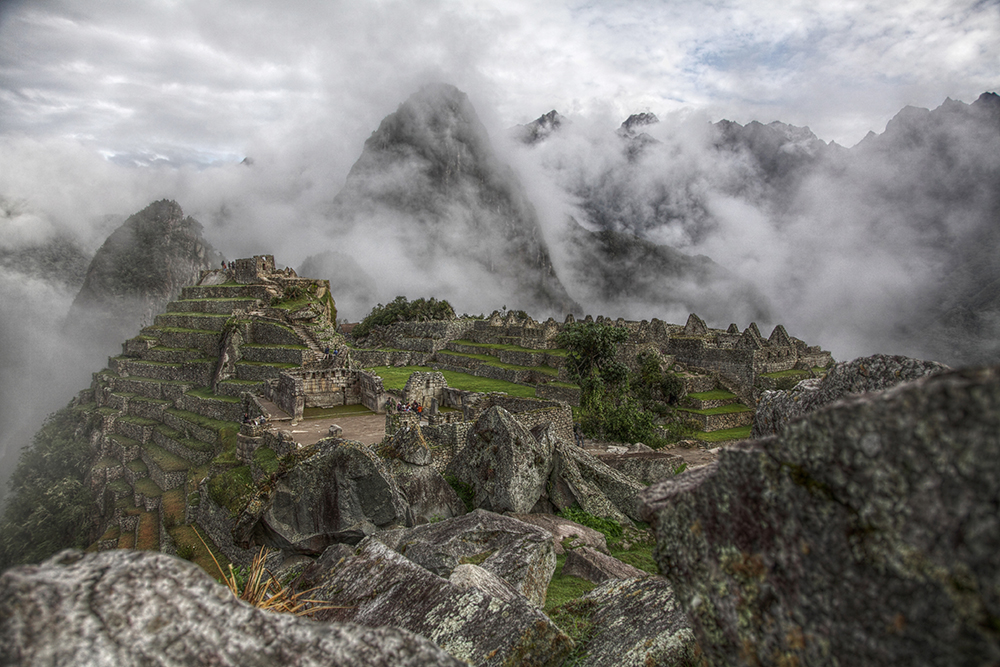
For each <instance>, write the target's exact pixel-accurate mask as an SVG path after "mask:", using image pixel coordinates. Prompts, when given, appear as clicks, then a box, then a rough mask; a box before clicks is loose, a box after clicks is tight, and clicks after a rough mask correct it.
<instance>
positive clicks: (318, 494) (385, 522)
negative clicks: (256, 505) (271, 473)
mask: <svg viewBox="0 0 1000 667" xmlns="http://www.w3.org/2000/svg"><path fill="white" fill-rule="evenodd" d="M262 509H263V511H262V512H261V513H260V519H259V522H258V523H257V524H256V527H255V528H254V535H255V536H256V538H257V540H258V541H259V542H261V543H264V544H268V545H270V546H273V547H276V548H280V549H282V550H284V551H291V552H295V553H303V554H313V555H318V554H320V553H322V552H323V550H324V549H326V548H327V547H328V546H330V545H331V544H333V543H335V542H348V543H351V544H357V543H358V542H359V541H360V540H361V538H362V537H364V536H365V535H368V534H371V533H373V532H375V530H376V529H377V528H381V529H385V528H395V527H398V526H409V525H412V524H413V515H412V512H411V511H410V508H409V506H408V505H407V503H406V500H405V499H404V497H403V494H402V492H401V491H400V489H399V486H398V485H397V484H396V482H395V480H394V479H393V476H392V474H391V473H390V471H389V469H388V467H387V466H386V464H385V462H384V461H383V460H382V459H381V458H379V457H378V456H377V455H376V454H375V452H373V451H372V449H371V448H370V447H368V446H366V445H363V444H361V443H360V442H354V441H352V440H340V439H336V438H327V439H324V440H320V441H319V442H318V443H317V444H316V452H315V453H314V454H313V455H312V456H310V457H308V458H306V459H305V460H303V461H300V462H299V463H298V464H297V465H296V466H295V467H293V468H292V469H291V470H289V471H288V472H287V473H285V474H283V475H280V476H279V477H277V478H276V479H275V480H274V483H273V489H272V491H271V493H270V494H269V496H268V497H267V498H266V499H265V500H264V501H263V507H262ZM242 522H243V520H242V519H241V523H242Z"/></svg>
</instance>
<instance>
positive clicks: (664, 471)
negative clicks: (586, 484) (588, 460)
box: [597, 451, 685, 485]
mask: <svg viewBox="0 0 1000 667" xmlns="http://www.w3.org/2000/svg"><path fill="white" fill-rule="evenodd" d="M597 458H598V460H599V461H601V463H604V464H606V465H608V466H609V467H611V468H614V469H615V470H617V471H618V472H620V473H622V474H623V475H626V476H628V477H630V478H631V479H634V480H635V481H637V482H639V483H640V484H644V485H649V484H656V483H657V482H662V481H663V480H665V479H670V478H671V477H673V476H674V475H675V474H676V471H677V470H681V469H683V468H684V467H685V466H684V458H683V457H681V456H678V455H677V454H670V453H668V452H655V451H648V452H642V451H640V452H626V453H624V454H618V453H608V454H598V455H597Z"/></svg>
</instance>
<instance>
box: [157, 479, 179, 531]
mask: <svg viewBox="0 0 1000 667" xmlns="http://www.w3.org/2000/svg"><path fill="white" fill-rule="evenodd" d="M184 504H185V503H184V487H183V486H178V487H177V488H176V489H170V490H169V491H164V492H163V496H161V497H160V506H161V507H162V508H163V523H164V524H165V525H166V526H168V527H170V526H177V525H180V524H182V523H184Z"/></svg>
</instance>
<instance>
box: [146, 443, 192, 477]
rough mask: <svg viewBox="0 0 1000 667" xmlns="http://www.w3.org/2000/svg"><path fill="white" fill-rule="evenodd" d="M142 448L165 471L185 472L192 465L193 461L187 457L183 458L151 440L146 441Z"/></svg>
mask: <svg viewBox="0 0 1000 667" xmlns="http://www.w3.org/2000/svg"><path fill="white" fill-rule="evenodd" d="M142 449H143V451H145V452H146V454H147V455H148V456H149V457H150V458H151V459H153V463H155V464H156V465H157V467H158V468H159V469H160V470H162V471H163V472H183V471H185V470H187V469H188V468H190V467H191V462H190V461H188V460H187V459H182V458H181V457H179V456H177V455H175V454H172V453H171V452H168V451H167V450H165V449H164V448H163V447H160V446H158V445H154V444H153V443H151V442H147V443H145V444H144V445H143V446H142Z"/></svg>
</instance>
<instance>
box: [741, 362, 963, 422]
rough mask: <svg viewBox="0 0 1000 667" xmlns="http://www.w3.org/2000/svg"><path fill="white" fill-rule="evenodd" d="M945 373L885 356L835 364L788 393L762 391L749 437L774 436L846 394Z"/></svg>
mask: <svg viewBox="0 0 1000 667" xmlns="http://www.w3.org/2000/svg"><path fill="white" fill-rule="evenodd" d="M946 370H948V367H947V366H945V365H943V364H939V363H937V362H936V361H921V360H920V359H911V358H910V357H899V356H891V355H886V354H876V355H873V356H871V357H861V358H859V359H855V360H854V361H848V362H844V363H840V364H837V365H836V366H834V367H833V368H831V369H830V371H829V372H828V373H827V374H826V376H825V377H823V378H810V379H808V380H803V381H802V382H800V383H799V384H797V385H796V386H795V387H794V388H792V389H791V390H790V391H765V392H764V393H763V394H762V395H761V398H760V400H759V401H758V402H757V410H756V414H755V415H754V425H753V431H752V432H751V437H754V438H763V437H765V436H768V435H773V434H775V433H777V432H778V431H780V430H781V429H782V428H784V426H785V424H787V423H788V422H790V421H791V420H793V419H796V418H798V417H801V416H802V415H805V414H808V413H810V412H812V411H813V410H817V409H818V408H821V407H823V406H824V405H829V404H830V403H833V402H834V401H836V400H838V399H840V398H842V397H844V396H846V395H848V394H864V393H869V392H873V391H882V390H883V389H888V388H889V387H894V386H896V385H897V384H899V383H901V382H907V381H909V380H916V379H917V378H921V377H925V376H927V375H934V374H935V373H941V372H942V371H946Z"/></svg>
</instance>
